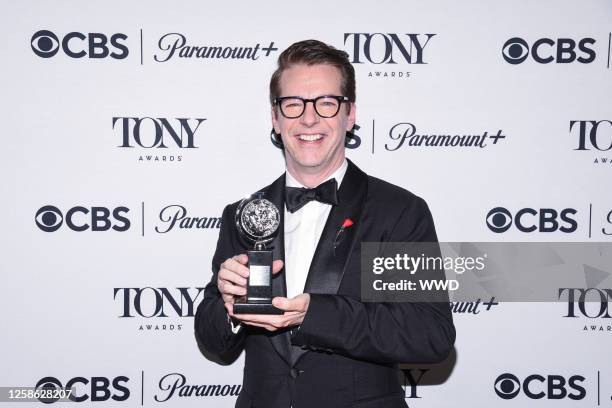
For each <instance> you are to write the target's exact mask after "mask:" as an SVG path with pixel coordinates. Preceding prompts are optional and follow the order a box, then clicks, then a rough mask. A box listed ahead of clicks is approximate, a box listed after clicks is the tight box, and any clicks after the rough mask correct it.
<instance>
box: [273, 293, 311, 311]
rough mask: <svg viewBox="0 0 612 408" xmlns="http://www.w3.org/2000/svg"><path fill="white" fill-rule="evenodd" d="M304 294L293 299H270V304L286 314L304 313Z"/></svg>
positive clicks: (278, 297)
mask: <svg viewBox="0 0 612 408" xmlns="http://www.w3.org/2000/svg"><path fill="white" fill-rule="evenodd" d="M305 296H306V295H305V294H300V295H297V296H296V297H294V298H291V299H288V298H286V297H280V296H277V297H275V298H274V299H272V304H273V305H274V306H276V307H278V308H279V309H281V310H284V311H286V312H292V311H296V312H304V311H305V310H306V298H305Z"/></svg>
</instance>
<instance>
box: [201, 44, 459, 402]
mask: <svg viewBox="0 0 612 408" xmlns="http://www.w3.org/2000/svg"><path fill="white" fill-rule="evenodd" d="M270 102H271V105H272V124H273V127H274V129H273V133H272V139H273V143H274V144H275V145H276V146H277V147H280V148H282V149H283V151H284V156H285V161H286V166H287V171H286V173H285V174H283V175H282V176H281V177H279V178H278V179H277V180H276V181H274V182H273V183H272V184H270V185H269V186H267V187H265V188H264V189H263V190H262V192H263V194H264V196H265V197H266V198H267V199H268V200H270V201H272V202H273V203H275V204H276V206H277V207H278V208H279V209H281V225H280V227H279V231H280V232H279V234H278V236H277V237H276V238H275V240H274V241H273V242H272V246H273V253H274V259H275V261H274V264H273V273H274V277H273V279H272V285H273V293H274V296H275V297H274V299H273V304H274V305H275V306H276V307H277V308H279V309H282V310H283V311H284V314H283V315H249V314H242V315H240V314H235V313H234V311H233V304H234V300H235V299H236V298H238V297H240V296H244V295H245V294H246V282H247V280H246V279H247V277H248V274H249V270H248V268H247V266H246V264H247V256H246V255H245V253H246V251H247V250H248V246H247V244H246V243H245V242H244V241H243V240H242V239H241V237H240V235H239V233H238V231H237V229H236V225H235V222H234V217H235V212H236V208H237V206H238V202H237V203H234V204H231V205H228V206H227V207H226V208H225V210H224V212H223V218H222V226H221V231H220V233H219V240H218V243H217V249H216V251H215V254H214V257H213V262H212V264H213V265H212V266H213V276H212V280H211V281H210V283H209V284H208V285H207V287H206V290H205V296H204V299H203V301H202V302H201V304H200V305H199V307H198V310H197V313H196V316H195V332H196V338H197V339H198V341H199V342H200V344H201V346H202V347H203V348H204V349H205V350H207V351H208V352H209V353H211V354H213V355H215V356H216V357H217V358H219V359H221V360H229V359H232V358H235V356H236V355H237V353H239V352H240V351H241V350H243V349H244V350H245V367H244V378H243V386H242V390H241V392H240V395H239V397H238V400H237V402H236V406H237V407H239V408H243V407H264V408H275V407H283V408H288V407H290V406H292V407H296V408H302V407H317V408H323V407H334V408H336V407H385V408H393V407H406V406H407V405H406V403H405V399H404V393H403V390H402V388H401V385H400V383H399V375H398V369H397V364H398V363H436V362H440V361H442V360H444V359H445V358H446V357H447V355H448V354H449V352H450V350H451V349H452V347H453V343H454V340H455V329H454V326H453V322H452V315H451V313H450V308H449V304H448V303H440V302H438V303H434V302H430V303H424V302H420V303H408V302H405V303H400V302H389V303H385V302H362V301H361V288H360V284H361V280H360V273H361V268H360V256H361V242H369V241H374V242H437V237H436V232H435V229H434V224H433V220H432V217H431V214H430V212H429V209H428V207H427V204H426V203H425V201H423V200H422V199H421V198H419V197H417V196H415V195H414V194H412V193H410V192H408V191H406V190H404V189H402V188H400V187H397V186H394V185H392V184H389V183H387V182H385V181H382V180H379V179H377V178H374V177H371V176H368V175H367V174H365V173H364V172H363V171H361V170H360V169H359V168H358V167H357V166H356V165H354V164H353V163H352V162H350V161H348V160H347V159H346V158H345V154H344V153H345V138H346V137H348V135H350V133H349V132H350V131H351V129H352V128H353V126H354V124H355V114H356V108H355V73H354V69H353V67H352V65H351V64H350V62H349V60H348V55H347V54H346V53H345V52H343V51H340V50H337V49H335V48H333V47H331V46H328V45H326V44H324V43H321V42H319V41H314V40H308V41H302V42H298V43H295V44H293V45H292V46H290V47H289V48H288V49H287V50H285V51H284V52H283V53H282V54H281V55H280V57H279V61H278V69H277V70H276V72H274V74H273V76H272V79H271V81H270Z"/></svg>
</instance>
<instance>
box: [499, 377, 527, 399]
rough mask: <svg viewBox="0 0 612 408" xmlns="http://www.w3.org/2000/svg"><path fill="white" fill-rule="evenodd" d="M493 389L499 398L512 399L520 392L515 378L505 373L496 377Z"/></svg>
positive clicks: (519, 384)
mask: <svg viewBox="0 0 612 408" xmlns="http://www.w3.org/2000/svg"><path fill="white" fill-rule="evenodd" d="M494 389H495V393H496V394H497V395H498V396H499V397H500V398H503V399H512V398H514V397H516V396H517V395H518V394H519V392H521V383H520V381H519V379H518V378H516V376H514V375H512V374H508V373H506V374H502V375H500V376H499V377H497V380H495V385H494Z"/></svg>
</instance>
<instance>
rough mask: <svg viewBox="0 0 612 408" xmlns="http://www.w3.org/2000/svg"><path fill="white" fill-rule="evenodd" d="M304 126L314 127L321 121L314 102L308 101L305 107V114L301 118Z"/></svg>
mask: <svg viewBox="0 0 612 408" xmlns="http://www.w3.org/2000/svg"><path fill="white" fill-rule="evenodd" d="M301 121H302V123H303V124H304V125H307V126H312V125H314V124H315V123H317V122H318V121H319V115H318V114H317V111H316V110H315V107H314V102H312V101H308V102H306V105H305V106H304V113H303V114H302V116H301Z"/></svg>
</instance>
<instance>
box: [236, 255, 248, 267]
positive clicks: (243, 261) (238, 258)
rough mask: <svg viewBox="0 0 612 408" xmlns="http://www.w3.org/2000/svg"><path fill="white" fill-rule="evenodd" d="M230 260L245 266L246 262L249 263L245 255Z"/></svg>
mask: <svg viewBox="0 0 612 408" xmlns="http://www.w3.org/2000/svg"><path fill="white" fill-rule="evenodd" d="M232 259H233V260H234V261H236V262H238V263H240V264H242V265H246V264H247V262H248V261H249V257H248V256H247V255H246V254H238V255H234V256H233V257H232Z"/></svg>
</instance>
